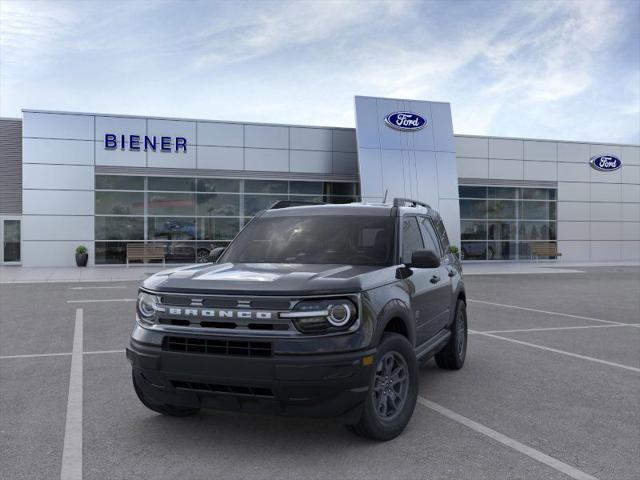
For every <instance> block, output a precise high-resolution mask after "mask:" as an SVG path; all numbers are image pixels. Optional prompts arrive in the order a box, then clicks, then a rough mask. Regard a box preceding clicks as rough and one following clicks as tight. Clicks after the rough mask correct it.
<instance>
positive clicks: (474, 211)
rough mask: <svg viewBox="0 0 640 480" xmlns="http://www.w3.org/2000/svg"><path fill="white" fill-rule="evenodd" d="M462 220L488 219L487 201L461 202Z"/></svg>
mask: <svg viewBox="0 0 640 480" xmlns="http://www.w3.org/2000/svg"><path fill="white" fill-rule="evenodd" d="M460 218H471V219H474V218H477V219H484V218H487V201H486V200H460Z"/></svg>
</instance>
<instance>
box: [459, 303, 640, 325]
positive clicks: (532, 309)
mask: <svg viewBox="0 0 640 480" xmlns="http://www.w3.org/2000/svg"><path fill="white" fill-rule="evenodd" d="M467 302H474V303H483V304H485V305H493V306H496V307H504V308H515V309H516V310H526V311H528V312H536V313H546V314H547V315H557V316H559V317H569V318H578V319H580V320H591V321H592V322H602V323H610V324H612V325H629V324H628V323H623V322H614V321H611V320H603V319H601V318H593V317H583V316H582V315H571V314H570V313H562V312H550V311H548V310H538V309H537V308H529V307H519V306H517V305H505V304H504V303H495V302H485V301H484V300H474V299H471V298H470V299H468V300H467Z"/></svg>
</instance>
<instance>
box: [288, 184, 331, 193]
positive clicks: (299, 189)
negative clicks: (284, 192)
mask: <svg viewBox="0 0 640 480" xmlns="http://www.w3.org/2000/svg"><path fill="white" fill-rule="evenodd" d="M324 186H325V184H324V183H323V182H289V193H293V194H299V195H322V194H323V193H324V188H325V187H324Z"/></svg>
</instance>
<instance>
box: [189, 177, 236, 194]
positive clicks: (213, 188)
mask: <svg viewBox="0 0 640 480" xmlns="http://www.w3.org/2000/svg"><path fill="white" fill-rule="evenodd" d="M197 190H198V192H205V193H217V192H229V193H235V192H239V191H240V180H237V179H235V178H198V182H197Z"/></svg>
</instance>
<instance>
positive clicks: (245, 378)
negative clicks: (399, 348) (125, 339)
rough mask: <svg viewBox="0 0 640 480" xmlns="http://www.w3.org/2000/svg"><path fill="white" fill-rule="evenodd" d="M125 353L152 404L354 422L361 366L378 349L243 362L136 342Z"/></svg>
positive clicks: (366, 369) (361, 390)
mask: <svg viewBox="0 0 640 480" xmlns="http://www.w3.org/2000/svg"><path fill="white" fill-rule="evenodd" d="M138 328H139V327H138ZM126 354H127V358H128V359H129V361H130V362H131V365H132V367H133V373H134V375H135V376H136V381H137V384H138V385H139V387H140V388H141V389H142V391H143V393H144V395H145V396H146V397H148V398H149V399H150V400H152V401H153V402H154V403H159V404H170V405H176V406H182V407H192V408H193V407H196V408H213V409H221V410H235V411H245V412H254V413H267V414H274V415H292V416H314V417H342V418H343V419H345V421H355V420H357V418H358V417H359V414H360V407H361V405H362V403H363V401H364V399H365V397H366V394H367V391H368V388H369V379H370V373H371V368H373V364H371V365H366V366H365V365H364V364H363V360H362V359H363V357H366V356H369V355H375V349H368V350H363V351H356V352H348V353H333V354H328V353H323V354H313V355H310V354H306V355H292V354H286V355H283V354H278V353H277V352H274V353H273V355H272V356H270V357H241V356H232V355H212V354H203V353H185V352H174V351H166V350H164V349H163V348H162V346H161V345H157V344H148V343H143V342H140V341H139V340H137V339H136V338H135V335H134V336H132V338H131V339H130V342H129V345H128V347H127V349H126Z"/></svg>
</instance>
